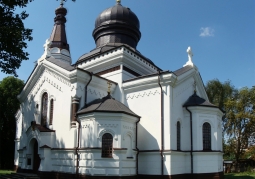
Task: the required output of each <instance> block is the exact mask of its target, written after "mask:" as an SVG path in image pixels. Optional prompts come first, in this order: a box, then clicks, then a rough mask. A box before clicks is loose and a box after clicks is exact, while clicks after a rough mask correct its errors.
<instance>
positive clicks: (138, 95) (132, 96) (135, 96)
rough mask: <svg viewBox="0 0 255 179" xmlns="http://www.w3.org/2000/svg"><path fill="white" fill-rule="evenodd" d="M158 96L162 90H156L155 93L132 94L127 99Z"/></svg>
mask: <svg viewBox="0 0 255 179" xmlns="http://www.w3.org/2000/svg"><path fill="white" fill-rule="evenodd" d="M156 94H160V90H155V91H154V92H152V91H149V92H139V93H132V94H129V95H127V96H126V99H134V98H139V97H145V96H150V95H156Z"/></svg>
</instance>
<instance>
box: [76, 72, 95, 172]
mask: <svg viewBox="0 0 255 179" xmlns="http://www.w3.org/2000/svg"><path fill="white" fill-rule="evenodd" d="M89 75H90V79H89V81H88V83H87V84H86V86H85V90H84V91H85V94H84V98H85V99H84V106H85V107H86V106H87V91H88V90H87V89H88V85H89V84H90V82H91V80H92V72H91V73H90V74H89ZM75 118H76V121H77V122H78V124H79V125H78V141H77V147H76V149H75V153H76V155H77V160H76V175H77V177H78V174H79V160H80V155H79V153H78V150H79V147H80V132H81V121H78V120H77V116H76V115H75Z"/></svg>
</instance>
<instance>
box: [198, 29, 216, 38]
mask: <svg viewBox="0 0 255 179" xmlns="http://www.w3.org/2000/svg"><path fill="white" fill-rule="evenodd" d="M199 36H200V37H212V36H214V29H213V28H211V27H201V28H200V35H199Z"/></svg>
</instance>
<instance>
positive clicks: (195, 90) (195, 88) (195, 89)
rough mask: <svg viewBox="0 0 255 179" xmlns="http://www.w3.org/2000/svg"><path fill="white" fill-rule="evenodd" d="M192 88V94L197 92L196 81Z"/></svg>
mask: <svg viewBox="0 0 255 179" xmlns="http://www.w3.org/2000/svg"><path fill="white" fill-rule="evenodd" d="M193 87H194V92H197V82H196V81H194V84H193Z"/></svg>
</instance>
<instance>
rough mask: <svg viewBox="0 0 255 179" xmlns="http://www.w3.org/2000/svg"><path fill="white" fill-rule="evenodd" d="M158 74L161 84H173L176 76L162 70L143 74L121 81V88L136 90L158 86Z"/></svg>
mask: <svg viewBox="0 0 255 179" xmlns="http://www.w3.org/2000/svg"><path fill="white" fill-rule="evenodd" d="M159 76H160V83H161V85H167V84H170V85H171V86H174V85H175V82H176V80H177V76H176V75H175V74H174V73H173V72H170V71H164V72H161V73H160V74H159V73H155V74H150V75H144V76H140V77H137V78H133V79H130V80H126V81H123V84H122V88H123V90H124V91H137V90H140V89H141V88H152V87H158V82H159V81H158V80H159V79H158V77H159Z"/></svg>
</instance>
